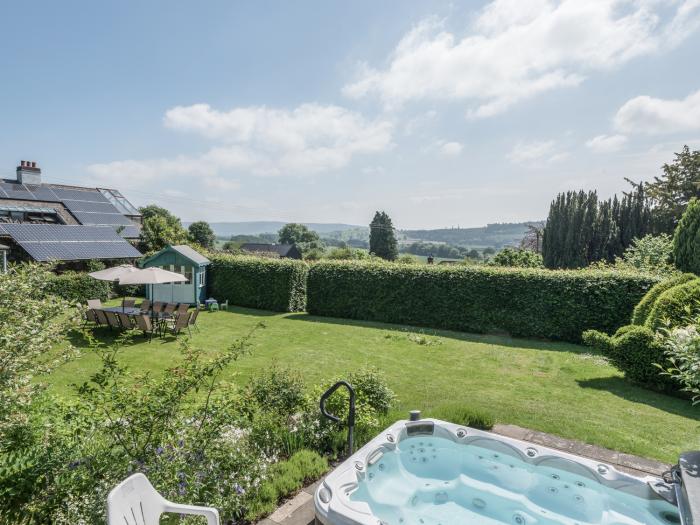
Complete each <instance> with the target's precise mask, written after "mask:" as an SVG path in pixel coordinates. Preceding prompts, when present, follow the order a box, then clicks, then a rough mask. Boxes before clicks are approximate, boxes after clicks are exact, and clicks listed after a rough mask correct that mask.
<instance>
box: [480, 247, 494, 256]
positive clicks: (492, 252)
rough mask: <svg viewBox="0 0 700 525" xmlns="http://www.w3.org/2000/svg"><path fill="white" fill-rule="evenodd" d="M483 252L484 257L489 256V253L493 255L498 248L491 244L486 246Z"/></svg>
mask: <svg viewBox="0 0 700 525" xmlns="http://www.w3.org/2000/svg"><path fill="white" fill-rule="evenodd" d="M481 253H482V254H483V256H484V257H488V256H489V255H493V254H494V253H496V249H495V248H493V247H491V246H489V247H487V248H484V250H483V251H482V252H481Z"/></svg>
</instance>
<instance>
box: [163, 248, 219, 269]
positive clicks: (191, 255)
mask: <svg viewBox="0 0 700 525" xmlns="http://www.w3.org/2000/svg"><path fill="white" fill-rule="evenodd" d="M171 248H172V249H173V250H175V251H176V252H178V253H179V254H180V255H182V256H183V257H185V258H187V259H189V260H190V261H192V262H193V263H195V264H199V265H204V264H209V263H210V262H211V261H209V259H207V258H206V257H204V255H202V254H201V253H199V252H198V251H196V250H194V249H193V248H191V247H190V246H187V245H186V244H178V245H176V246H171Z"/></svg>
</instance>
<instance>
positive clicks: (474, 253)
mask: <svg viewBox="0 0 700 525" xmlns="http://www.w3.org/2000/svg"><path fill="white" fill-rule="evenodd" d="M466 257H467V258H468V259H481V255H480V254H479V251H478V250H476V249H474V248H472V249H471V250H469V251H468V252H467V255H466Z"/></svg>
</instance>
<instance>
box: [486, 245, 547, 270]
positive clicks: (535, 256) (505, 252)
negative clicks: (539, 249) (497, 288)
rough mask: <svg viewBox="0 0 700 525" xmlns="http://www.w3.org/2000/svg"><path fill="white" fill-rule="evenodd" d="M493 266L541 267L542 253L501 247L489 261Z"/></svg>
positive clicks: (542, 265) (542, 264)
mask: <svg viewBox="0 0 700 525" xmlns="http://www.w3.org/2000/svg"><path fill="white" fill-rule="evenodd" d="M489 263H490V264H493V265H494V266H511V267H516V268H543V267H544V263H543V262H542V255H541V254H539V253H536V252H533V251H531V250H523V249H520V248H518V249H516V248H503V249H502V250H501V251H500V252H498V253H497V254H496V255H495V256H494V257H493V259H491V260H490V261H489Z"/></svg>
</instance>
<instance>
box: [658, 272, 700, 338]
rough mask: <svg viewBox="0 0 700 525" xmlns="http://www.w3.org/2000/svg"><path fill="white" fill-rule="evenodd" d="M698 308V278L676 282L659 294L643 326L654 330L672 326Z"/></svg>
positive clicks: (699, 303)
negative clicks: (676, 283) (680, 282)
mask: <svg viewBox="0 0 700 525" xmlns="http://www.w3.org/2000/svg"><path fill="white" fill-rule="evenodd" d="M699 308H700V278H698V279H693V280H691V281H687V282H685V283H682V284H678V285H676V286H674V287H672V288H669V289H668V290H666V291H665V292H663V293H662V294H661V295H659V298H658V299H657V300H656V302H655V303H654V306H653V307H652V308H651V311H650V312H649V316H648V317H647V320H646V322H645V323H644V326H646V327H648V328H651V329H652V330H654V331H656V330H658V329H659V328H663V327H666V328H674V327H676V326H680V324H681V323H682V322H683V320H684V319H686V318H687V317H688V316H689V315H692V314H693V313H694V312H696V311H698V309H699Z"/></svg>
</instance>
